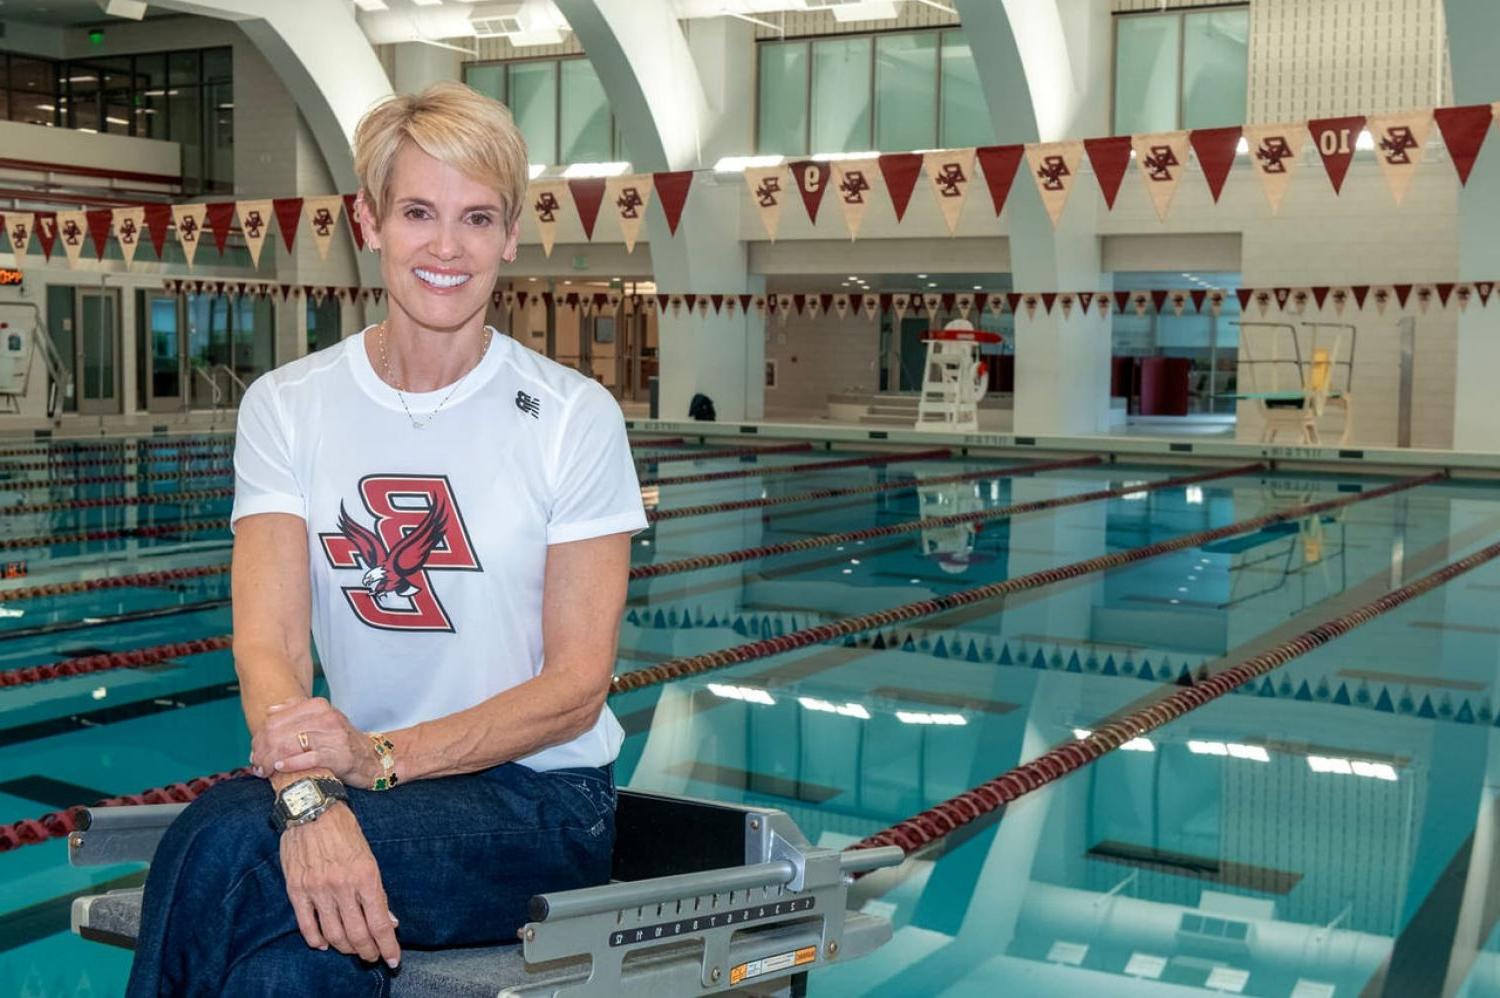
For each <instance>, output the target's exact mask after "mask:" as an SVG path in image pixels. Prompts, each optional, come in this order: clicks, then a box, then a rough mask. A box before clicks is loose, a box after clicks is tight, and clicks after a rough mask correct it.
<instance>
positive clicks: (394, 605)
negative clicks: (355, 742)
mask: <svg viewBox="0 0 1500 998" xmlns="http://www.w3.org/2000/svg"><path fill="white" fill-rule="evenodd" d="M366 335H367V334H366V333H359V334H358V335H355V336H351V337H349V338H348V339H346V340H344V341H342V342H341V343H339V344H337V345H336V346H332V347H329V348H327V349H326V350H320V351H318V352H317V353H315V354H312V355H310V356H308V357H304V358H303V359H301V360H298V361H294V362H292V363H290V364H287V365H285V366H283V367H279V368H277V369H276V370H274V371H272V372H270V373H269V374H267V375H265V376H264V377H262V378H259V379H257V380H256V381H255V382H254V383H253V384H252V385H251V386H250V389H249V390H248V391H247V392H246V393H245V397H244V401H243V402H242V403H241V405H240V412H239V432H238V436H237V438H236V441H235V449H234V471H235V489H234V513H233V515H232V517H231V519H230V523H231V524H233V523H234V522H235V521H236V520H238V519H239V518H240V517H242V516H252V515H254V514H256V513H291V514H293V515H296V516H300V517H302V519H303V520H304V521H306V523H307V542H308V556H309V562H310V569H311V577H312V624H313V638H314V640H315V642H316V644H317V649H318V656H319V659H320V661H321V663H322V666H323V671H324V674H325V675H326V676H327V678H328V688H329V699H330V700H331V701H332V702H333V704H334V706H336V707H337V708H338V709H339V710H341V711H343V712H344V713H345V714H346V715H347V716H348V718H349V720H350V721H351V722H353V723H354V724H355V725H356V726H358V727H359V728H361V729H363V730H366V731H388V730H392V729H396V728H404V727H408V726H410V725H413V724H417V723H420V722H422V721H430V720H434V719H436V718H439V717H443V716H445V715H447V714H452V713H454V712H455V711H460V710H464V709H465V708H468V707H472V706H474V705H475V704H477V703H480V702H481V701H483V700H486V699H488V698H490V697H492V696H494V695H495V694H497V693H500V692H502V691H504V690H507V689H510V688H511V687H513V686H516V685H519V684H520V683H523V682H525V681H527V680H528V679H531V678H532V677H534V676H536V675H537V674H538V673H539V672H540V671H541V668H542V660H543V648H542V583H543V577H544V569H545V566H546V558H547V545H549V544H559V543H562V542H565V541H576V540H582V539H584V538H588V537H598V536H601V535H604V534H614V533H622V532H626V531H629V532H631V533H634V532H636V531H638V530H640V529H642V528H644V527H645V526H646V514H645V510H644V508H643V506H642V503H641V494H640V484H639V481H638V479H637V478H636V473H635V465H634V462H633V461H632V459H631V454H630V445H629V442H628V441H627V440H626V437H625V421H624V419H623V418H622V417H621V415H620V407H619V406H618V405H617V404H616V403H615V400H614V399H613V398H612V397H611V396H610V394H609V392H608V391H606V390H605V389H604V388H603V387H602V386H600V385H599V384H597V383H595V382H594V381H591V380H589V379H588V378H585V377H584V376H583V375H581V374H579V373H577V372H576V371H573V370H570V369H568V368H566V367H563V366H562V365H561V364H557V363H555V362H553V361H551V360H548V359H547V358H545V357H543V356H541V355H539V354H537V353H535V352H534V351H532V350H528V349H527V348H525V347H523V346H521V345H520V344H519V343H517V342H516V341H515V340H513V339H511V338H510V337H508V336H504V335H501V334H499V333H495V334H494V335H493V336H492V337H491V342H490V348H489V350H488V352H486V354H485V356H484V358H483V359H482V360H481V361H480V363H479V365H478V366H477V367H475V368H474V369H473V370H472V371H470V372H469V374H468V375H467V376H466V377H465V378H464V379H463V381H462V383H460V384H459V385H458V387H457V389H456V390H455V391H454V392H453V395H452V397H450V398H449V399H448V401H447V404H446V405H444V406H443V408H442V410H441V411H439V412H438V413H437V415H436V416H435V417H434V418H433V420H432V422H431V423H429V424H428V425H427V426H425V427H424V428H422V429H417V428H415V427H413V426H412V423H411V420H410V418H409V417H408V416H407V414H406V411H405V410H403V409H402V406H401V401H400V399H399V397H398V396H397V394H396V391H395V389H393V388H391V387H390V386H389V385H387V384H385V382H383V381H382V380H381V379H380V377H379V376H378V375H377V374H376V373H375V370H374V368H373V367H372V366H371V365H370V360H369V357H368V355H367V354H366V352H365V336H366ZM447 393H448V388H447V387H445V388H443V389H441V390H439V391H435V392H424V393H417V394H407V396H406V404H407V406H408V407H410V409H411V411H412V413H414V414H416V416H417V417H418V419H419V420H420V419H422V418H424V417H425V415H426V414H427V413H430V412H431V411H432V410H433V409H434V408H435V407H436V406H437V405H438V403H439V402H440V401H441V400H442V398H443V397H444V396H445V395H447ZM621 738H622V732H621V729H620V725H619V723H618V722H617V721H616V720H615V717H614V715H613V714H612V713H610V710H609V708H608V707H605V708H604V709H603V710H602V711H601V712H600V714H599V720H598V721H597V722H596V723H595V724H594V726H593V728H592V729H591V730H589V731H588V732H586V733H584V734H583V735H580V736H579V737H577V738H575V739H573V740H572V741H570V742H567V743H565V744H561V745H554V746H551V747H549V748H546V749H543V750H542V751H540V752H537V753H535V754H533V755H530V756H527V757H526V758H524V759H520V760H517V761H519V762H522V763H524V764H526V765H527V766H530V767H531V768H533V769H538V770H547V769H560V768H563V767H567V766H602V765H604V764H605V763H608V762H610V761H612V760H613V759H614V758H615V755H616V754H617V753H618V751H619V747H620V741H621Z"/></svg>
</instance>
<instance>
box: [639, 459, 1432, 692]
mask: <svg viewBox="0 0 1500 998" xmlns="http://www.w3.org/2000/svg"><path fill="white" fill-rule="evenodd" d="M1443 478H1444V475H1443V474H1442V473H1441V472H1434V473H1433V474H1430V475H1422V476H1420V477H1417V478H1408V479H1405V480H1404V481H1400V482H1393V483H1391V484H1390V485H1385V486H1382V487H1381V488H1378V489H1372V490H1370V491H1369V492H1361V493H1357V494H1354V495H1348V496H1343V497H1341V498H1338V499H1328V500H1325V501H1323V502H1317V503H1309V504H1307V505H1305V506H1298V507H1295V508H1293V509H1287V510H1282V511H1280V512H1276V513H1267V514H1265V515H1263V516H1254V517H1250V518H1249V519H1247V520H1240V521H1239V522H1237V523H1231V524H1228V525H1227V526H1223V527H1217V528H1215V529H1213V530H1200V531H1197V532H1196V533H1191V534H1184V535H1183V536H1181V537H1174V538H1172V539H1171V540H1165V541H1158V542H1156V543H1155V544H1147V545H1144V546H1143V547H1138V548H1131V549H1129V550H1127V551H1117V552H1115V553H1113V554H1105V555H1100V556H1099V557H1097V558H1088V559H1085V560H1084V561H1075V562H1073V563H1072V564H1069V565H1062V566H1059V567H1057V568H1048V569H1043V570H1042V571H1040V572H1030V573H1028V574H1026V575H1018V576H1016V577H1015V578H1013V579H1005V580H1003V581H1001V582H992V583H989V584H988V585H983V586H975V587H974V588H972V589H962V590H959V591H958V592H953V593H946V594H944V595H942V596H934V597H933V598H932V599H925V600H919V601H917V602H915V603H906V604H904V605H902V606H896V607H891V608H890V609H888V610H876V611H875V612H873V613H865V614H860V615H858V616H854V617H844V618H841V619H839V620H831V621H828V622H827V623H824V624H818V625H816V626H814V627H807V628H803V629H802V630H800V631H792V632H791V633H790V634H785V635H781V636H778V637H774V638H762V639H760V640H759V641H751V642H748V643H746V644H741V645H734V646H733V647H730V648H722V649H720V650H718V651H711V652H705V653H703V654H701V655H690V656H688V657H686V658H678V659H672V660H670V661H667V662H660V663H658V664H656V665H651V666H647V667H646V668H644V669H636V670H633V671H631V672H626V673H621V674H618V675H616V676H615V677H614V679H613V680H612V681H611V685H610V689H611V690H612V692H615V693H623V692H625V691H627V690H638V689H642V688H644V687H647V686H655V685H657V684H659V683H665V682H669V681H671V680H673V679H681V678H683V677H684V676H694V675H698V674H699V673H703V672H711V671H713V670H715V669H723V668H727V667H729V666H731V665H740V664H741V663H744V662H753V661H755V660H756V659H761V658H769V657H770V656H772V655H780V654H782V653H784V652H789V651H794V650H796V649H798V648H806V647H808V646H809V645H815V644H822V643H823V642H826V641H832V640H833V639H835V638H842V637H847V636H849V635H852V634H858V633H860V632H861V631H869V630H873V629H875V628H878V627H886V626H888V625H890V624H894V623H898V622H900V621H904V620H916V619H919V618H922V617H931V616H933V615H934V614H939V613H944V612H946V611H948V610H954V609H957V608H958V607H961V606H970V605H972V604H975V603H982V602H985V601H988V600H992V599H996V598H998V597H1001V596H1009V595H1011V594H1013V593H1018V592H1022V591H1024V590H1027V589H1037V588H1040V587H1042V586H1049V585H1052V584H1053V583H1056V582H1063V581H1065V580H1067V579H1076V578H1079V577H1081V576H1085V575H1091V574H1093V573H1094V572H1102V571H1105V570H1107V569H1111V568H1118V567H1119V566H1121V565H1129V564H1133V563H1135V562H1139V561H1145V560H1146V559H1148V558H1156V557H1160V556H1161V555H1164V554H1170V553H1171V552H1173V551H1182V550H1184V549H1187V548H1194V547H1199V546H1200V545H1203V544H1208V543H1211V542H1213V541H1217V540H1222V539H1223V538H1225V537H1233V536H1235V535H1236V534H1244V533H1249V532H1250V531H1252V530H1259V529H1261V528H1263V527H1267V526H1270V525H1271V524H1275V523H1286V522H1287V521H1289V520H1296V519H1301V518H1302V517H1305V516H1317V515H1319V514H1322V513H1326V512H1329V511H1330V510H1335V509H1341V508H1343V507H1345V506H1350V505H1353V504H1354V503H1360V502H1368V501H1370V500H1372V499H1380V498H1384V497H1385V496H1389V495H1393V494H1395V493H1397V492H1403V491H1405V490H1407V489H1413V488H1416V487H1417V486H1419V485H1428V484H1431V483H1432V482H1436V481H1441V480H1442V479H1443Z"/></svg>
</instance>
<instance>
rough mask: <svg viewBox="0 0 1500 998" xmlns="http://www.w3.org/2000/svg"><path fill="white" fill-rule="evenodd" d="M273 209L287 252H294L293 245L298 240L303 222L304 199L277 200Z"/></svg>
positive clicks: (272, 203)
mask: <svg viewBox="0 0 1500 998" xmlns="http://www.w3.org/2000/svg"><path fill="white" fill-rule="evenodd" d="M271 207H272V209H273V210H275V212H276V225H277V227H278V228H280V229H281V241H282V242H283V243H285V244H286V251H287V252H288V253H290V252H291V251H292V243H293V242H295V241H296V239H297V225H298V223H300V222H301V221H302V199H301V198H275V199H274V200H272V202H271Z"/></svg>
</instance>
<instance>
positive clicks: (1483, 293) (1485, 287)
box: [1474, 281, 1495, 305]
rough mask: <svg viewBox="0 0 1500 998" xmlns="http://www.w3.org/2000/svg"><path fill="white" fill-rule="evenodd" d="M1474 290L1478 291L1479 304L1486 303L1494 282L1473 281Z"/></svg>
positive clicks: (1488, 301) (1488, 300) (1493, 288)
mask: <svg viewBox="0 0 1500 998" xmlns="http://www.w3.org/2000/svg"><path fill="white" fill-rule="evenodd" d="M1474 290H1475V291H1477V292H1479V304H1481V305H1488V304H1489V303H1490V292H1492V291H1494V290H1495V282H1494V281H1475V282H1474Z"/></svg>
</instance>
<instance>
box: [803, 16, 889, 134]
mask: <svg viewBox="0 0 1500 998" xmlns="http://www.w3.org/2000/svg"><path fill="white" fill-rule="evenodd" d="M870 43H871V39H870V38H869V37H862V38H823V39H819V40H817V41H815V42H813V43H812V114H811V127H810V128H809V133H810V134H809V137H808V144H809V146H810V150H809V151H811V152H814V153H820V152H855V151H859V150H864V149H869V148H870V145H871V143H872V142H873V141H874V139H873V137H872V136H871V134H870V51H871V48H872V46H871V44H870Z"/></svg>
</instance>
